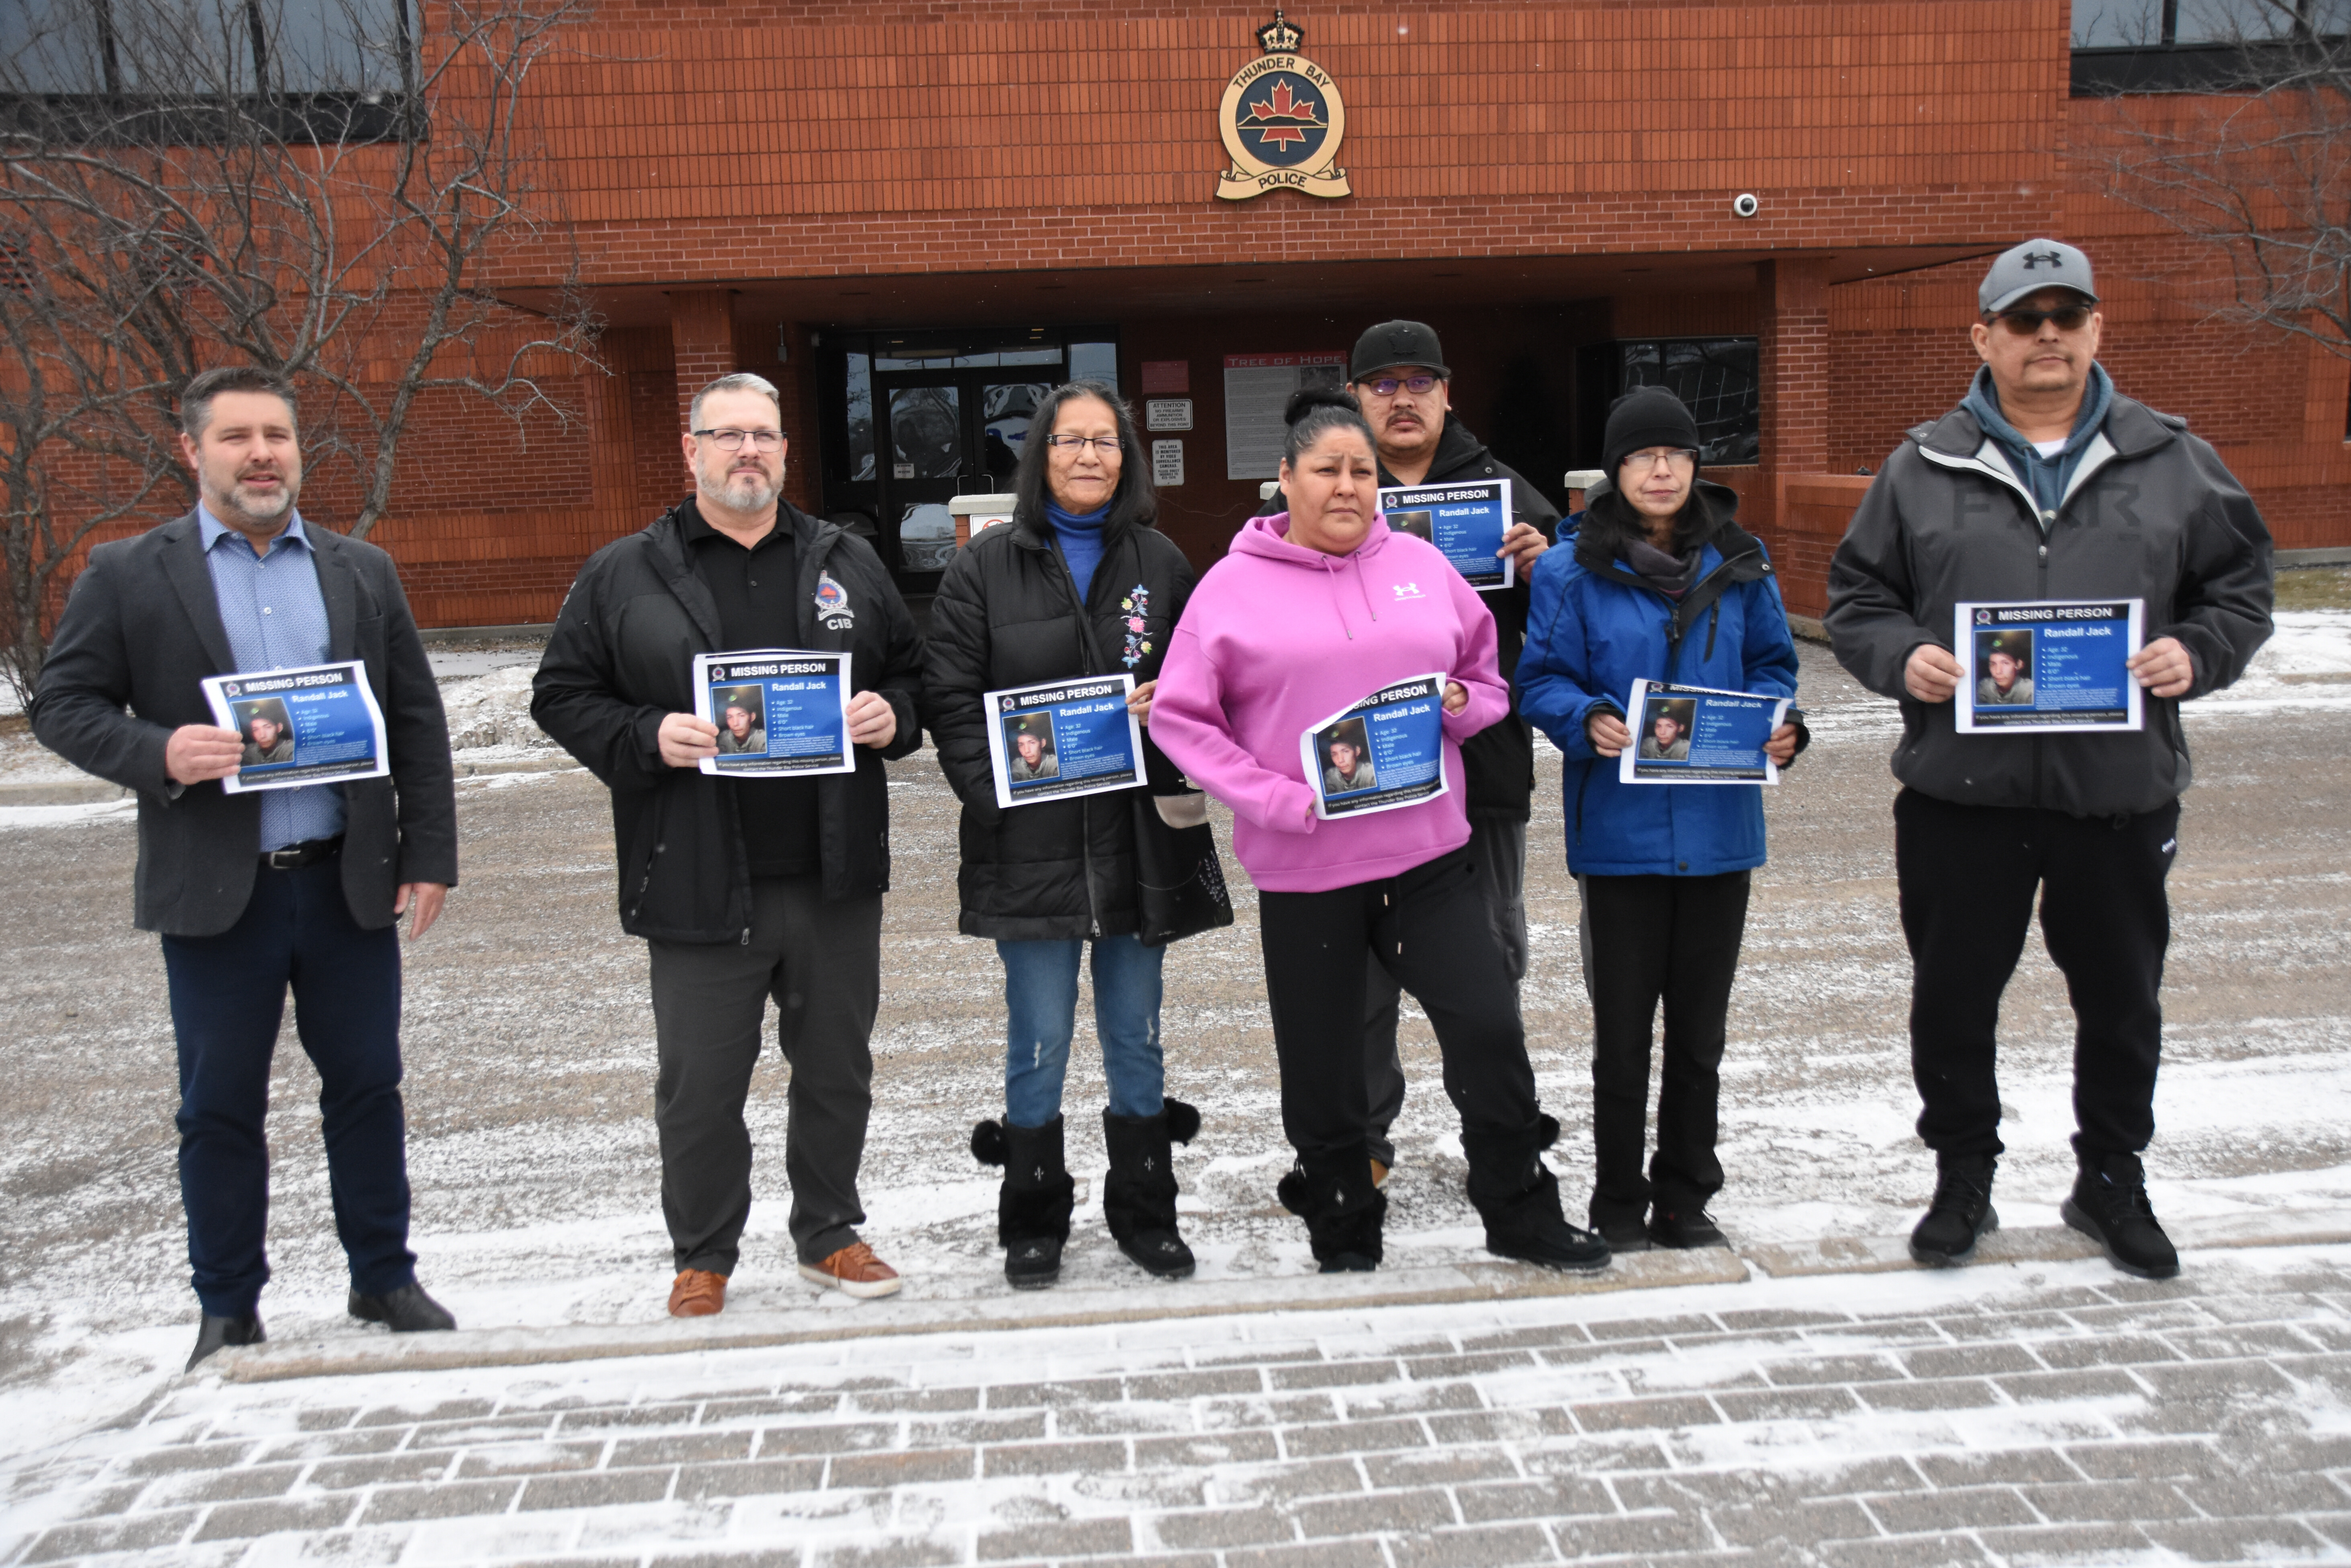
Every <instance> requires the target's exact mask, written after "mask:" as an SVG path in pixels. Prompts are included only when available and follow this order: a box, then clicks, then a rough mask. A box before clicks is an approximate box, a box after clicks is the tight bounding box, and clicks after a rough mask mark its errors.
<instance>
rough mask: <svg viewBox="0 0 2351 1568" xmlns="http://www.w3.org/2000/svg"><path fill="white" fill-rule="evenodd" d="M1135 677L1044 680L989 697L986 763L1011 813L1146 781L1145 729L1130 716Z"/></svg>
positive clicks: (998, 800)
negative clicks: (1039, 803)
mask: <svg viewBox="0 0 2351 1568" xmlns="http://www.w3.org/2000/svg"><path fill="white" fill-rule="evenodd" d="M1133 695H1134V676H1133V675H1131V674H1116V675H1087V676H1083V677H1081V678H1079V679H1076V680H1068V681H1042V682H1040V683H1039V684H1038V685H1033V686H1008V687H1006V688H1005V689H1004V690H1002V691H998V692H989V693H987V694H986V695H984V696H983V697H982V698H981V701H983V702H985V703H986V704H987V712H988V716H989V719H990V723H989V724H988V727H987V758H988V761H989V763H990V764H991V765H992V766H993V767H994V768H995V772H996V803H997V804H998V806H1001V807H1004V808H1005V809H1007V810H1009V809H1011V808H1012V807H1014V806H1032V805H1035V804H1036V803H1037V802H1038V801H1040V800H1069V799H1070V798H1071V797H1072V796H1076V795H1099V794H1101V793H1102V791H1104V790H1106V789H1133V788H1134V786H1136V785H1137V784H1140V783H1142V782H1143V727H1142V726H1141V725H1139V724H1137V723H1135V722H1134V715H1133V714H1131V713H1129V712H1127V710H1126V702H1127V699H1128V698H1129V697H1131V696H1133Z"/></svg>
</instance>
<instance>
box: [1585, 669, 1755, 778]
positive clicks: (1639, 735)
mask: <svg viewBox="0 0 2351 1568" xmlns="http://www.w3.org/2000/svg"><path fill="white" fill-rule="evenodd" d="M1631 703H1632V706H1631V709H1630V715H1631V716H1630V717H1628V718H1627V719H1626V721H1625V724H1626V727H1628V728H1630V729H1631V730H1632V731H1633V744H1632V746H1630V747H1627V748H1626V749H1625V753H1624V755H1625V758H1626V759H1627V761H1628V763H1629V765H1630V766H1629V770H1628V771H1620V772H1619V774H1618V777H1619V778H1620V779H1624V780H1625V782H1628V783H1634V784H1768V783H1771V782H1774V779H1773V770H1772V768H1771V759H1770V758H1766V757H1765V756H1764V755H1763V743H1764V742H1765V741H1767V740H1769V739H1771V732H1772V730H1774V729H1776V728H1778V727H1779V723H1780V715H1781V712H1782V709H1783V708H1784V707H1785V706H1786V700H1785V699H1784V698H1781V697H1770V696H1758V695H1752V694H1750V693H1746V692H1718V691H1710V690H1708V689H1707V688H1706V687H1703V686H1677V685H1666V684H1664V683H1662V682H1658V683H1650V682H1646V681H1645V682H1641V683H1639V684H1638V685H1635V688H1634V691H1633V695H1632V698H1631ZM1660 706H1667V707H1668V708H1670V709H1672V710H1673V711H1675V712H1676V713H1677V714H1681V713H1687V716H1688V721H1689V727H1688V730H1687V734H1685V735H1684V736H1683V737H1682V738H1683V739H1686V740H1687V741H1688V742H1689V755H1688V756H1687V757H1686V758H1679V759H1673V760H1668V759H1665V758H1655V757H1643V756H1642V755H1641V743H1642V742H1643V741H1645V740H1647V739H1649V738H1651V737H1652V736H1653V734H1654V733H1655V730H1654V724H1653V720H1654V718H1655V716H1656V712H1657V710H1658V708H1659V707H1660Z"/></svg>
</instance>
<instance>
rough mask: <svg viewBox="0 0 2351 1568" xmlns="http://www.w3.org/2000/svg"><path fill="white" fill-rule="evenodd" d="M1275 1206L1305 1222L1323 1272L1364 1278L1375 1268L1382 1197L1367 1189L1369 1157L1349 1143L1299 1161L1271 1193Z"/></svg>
mask: <svg viewBox="0 0 2351 1568" xmlns="http://www.w3.org/2000/svg"><path fill="white" fill-rule="evenodd" d="M1273 1195H1274V1197H1278V1198H1280V1200H1281V1207H1284V1208H1286V1209H1288V1210H1290V1213H1292V1214H1294V1215H1296V1216H1298V1218H1301V1219H1302V1220H1304V1221H1306V1239H1307V1240H1308V1242H1309V1243H1310V1244H1311V1246H1312V1247H1313V1249H1314V1260H1315V1261H1316V1262H1317V1263H1320V1264H1322V1272H1323V1273H1325V1274H1368V1273H1370V1272H1371V1271H1372V1270H1374V1269H1376V1268H1378V1267H1379V1266H1380V1222H1381V1221H1382V1220H1383V1219H1384V1218H1387V1212H1388V1198H1387V1194H1385V1193H1384V1192H1382V1191H1381V1190H1380V1189H1379V1188H1378V1187H1375V1186H1373V1185H1372V1153H1371V1150H1370V1149H1368V1148H1367V1147H1365V1146H1364V1145H1362V1144H1351V1145H1348V1146H1347V1147H1345V1148H1343V1149H1341V1150H1338V1151H1337V1152H1335V1153H1331V1154H1323V1155H1316V1156H1315V1157H1314V1158H1312V1159H1311V1160H1310V1159H1305V1158H1302V1157H1301V1159H1300V1160H1299V1162H1298V1164H1296V1165H1295V1166H1291V1167H1290V1174H1289V1175H1288V1176H1283V1177H1282V1178H1281V1180H1280V1183H1279V1184H1277V1185H1276V1186H1275V1187H1274V1189H1273Z"/></svg>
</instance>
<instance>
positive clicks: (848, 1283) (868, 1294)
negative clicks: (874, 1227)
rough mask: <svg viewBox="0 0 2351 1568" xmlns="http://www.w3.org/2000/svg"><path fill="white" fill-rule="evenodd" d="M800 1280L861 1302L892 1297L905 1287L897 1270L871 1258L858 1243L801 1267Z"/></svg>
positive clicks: (864, 1247) (862, 1243)
mask: <svg viewBox="0 0 2351 1568" xmlns="http://www.w3.org/2000/svg"><path fill="white" fill-rule="evenodd" d="M800 1278H801V1279H803V1280H806V1281H809V1283H810V1284H812V1285H830V1286H831V1287H832V1288H833V1289H834V1290H836V1291H846V1292H847V1293H848V1294H850V1295H852V1296H855V1297H857V1298H858V1299H859V1300H861V1301H863V1300H867V1299H870V1298H872V1297H874V1296H889V1295H895V1294H896V1293H897V1291H898V1287H899V1286H901V1285H903V1284H904V1283H905V1281H904V1280H901V1279H899V1278H898V1270H895V1269H893V1268H892V1267H890V1265H889V1264H887V1263H884V1262H883V1261H882V1260H881V1259H879V1258H876V1257H875V1256H873V1249H872V1248H871V1247H868V1246H867V1245H865V1243H864V1242H862V1241H857V1242H852V1243H851V1244H850V1245H849V1246H847V1247H844V1248H842V1249H841V1250H840V1251H838V1252H836V1253H834V1254H833V1255H832V1256H831V1257H830V1258H828V1259H826V1260H824V1261H823V1262H821V1263H803V1264H801V1265H800Z"/></svg>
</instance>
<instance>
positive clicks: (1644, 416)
mask: <svg viewBox="0 0 2351 1568" xmlns="http://www.w3.org/2000/svg"><path fill="white" fill-rule="evenodd" d="M1652 446H1677V447H1681V448H1684V449H1686V450H1687V451H1691V452H1696V451H1698V449H1699V444H1698V421H1697V420H1695V419H1692V418H1691V417H1690V411H1689V410H1688V409H1687V408H1685V407H1683V406H1682V400H1681V399H1679V398H1677V397H1676V396H1675V395H1674V394H1673V393H1672V392H1667V390H1666V389H1665V388H1664V387H1635V388H1634V389H1633V390H1632V391H1631V392H1626V393H1625V395H1624V396H1623V397H1620V398H1618V399H1617V400H1616V401H1615V402H1613V403H1611V404H1609V406H1608V434H1607V435H1606V436H1605V438H1604V440H1603V441H1602V443H1601V448H1600V466H1601V467H1602V468H1603V469H1604V470H1606V472H1607V475H1608V482H1609V484H1611V485H1617V486H1621V483H1622V482H1621V481H1620V480H1619V479H1618V478H1617V476H1616V471H1617V470H1618V469H1619V468H1621V467H1623V466H1624V465H1625V458H1627V457H1630V456H1631V455H1633V454H1634V453H1635V452H1646V451H1647V450H1648V449H1649V448H1650V447H1652Z"/></svg>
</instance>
